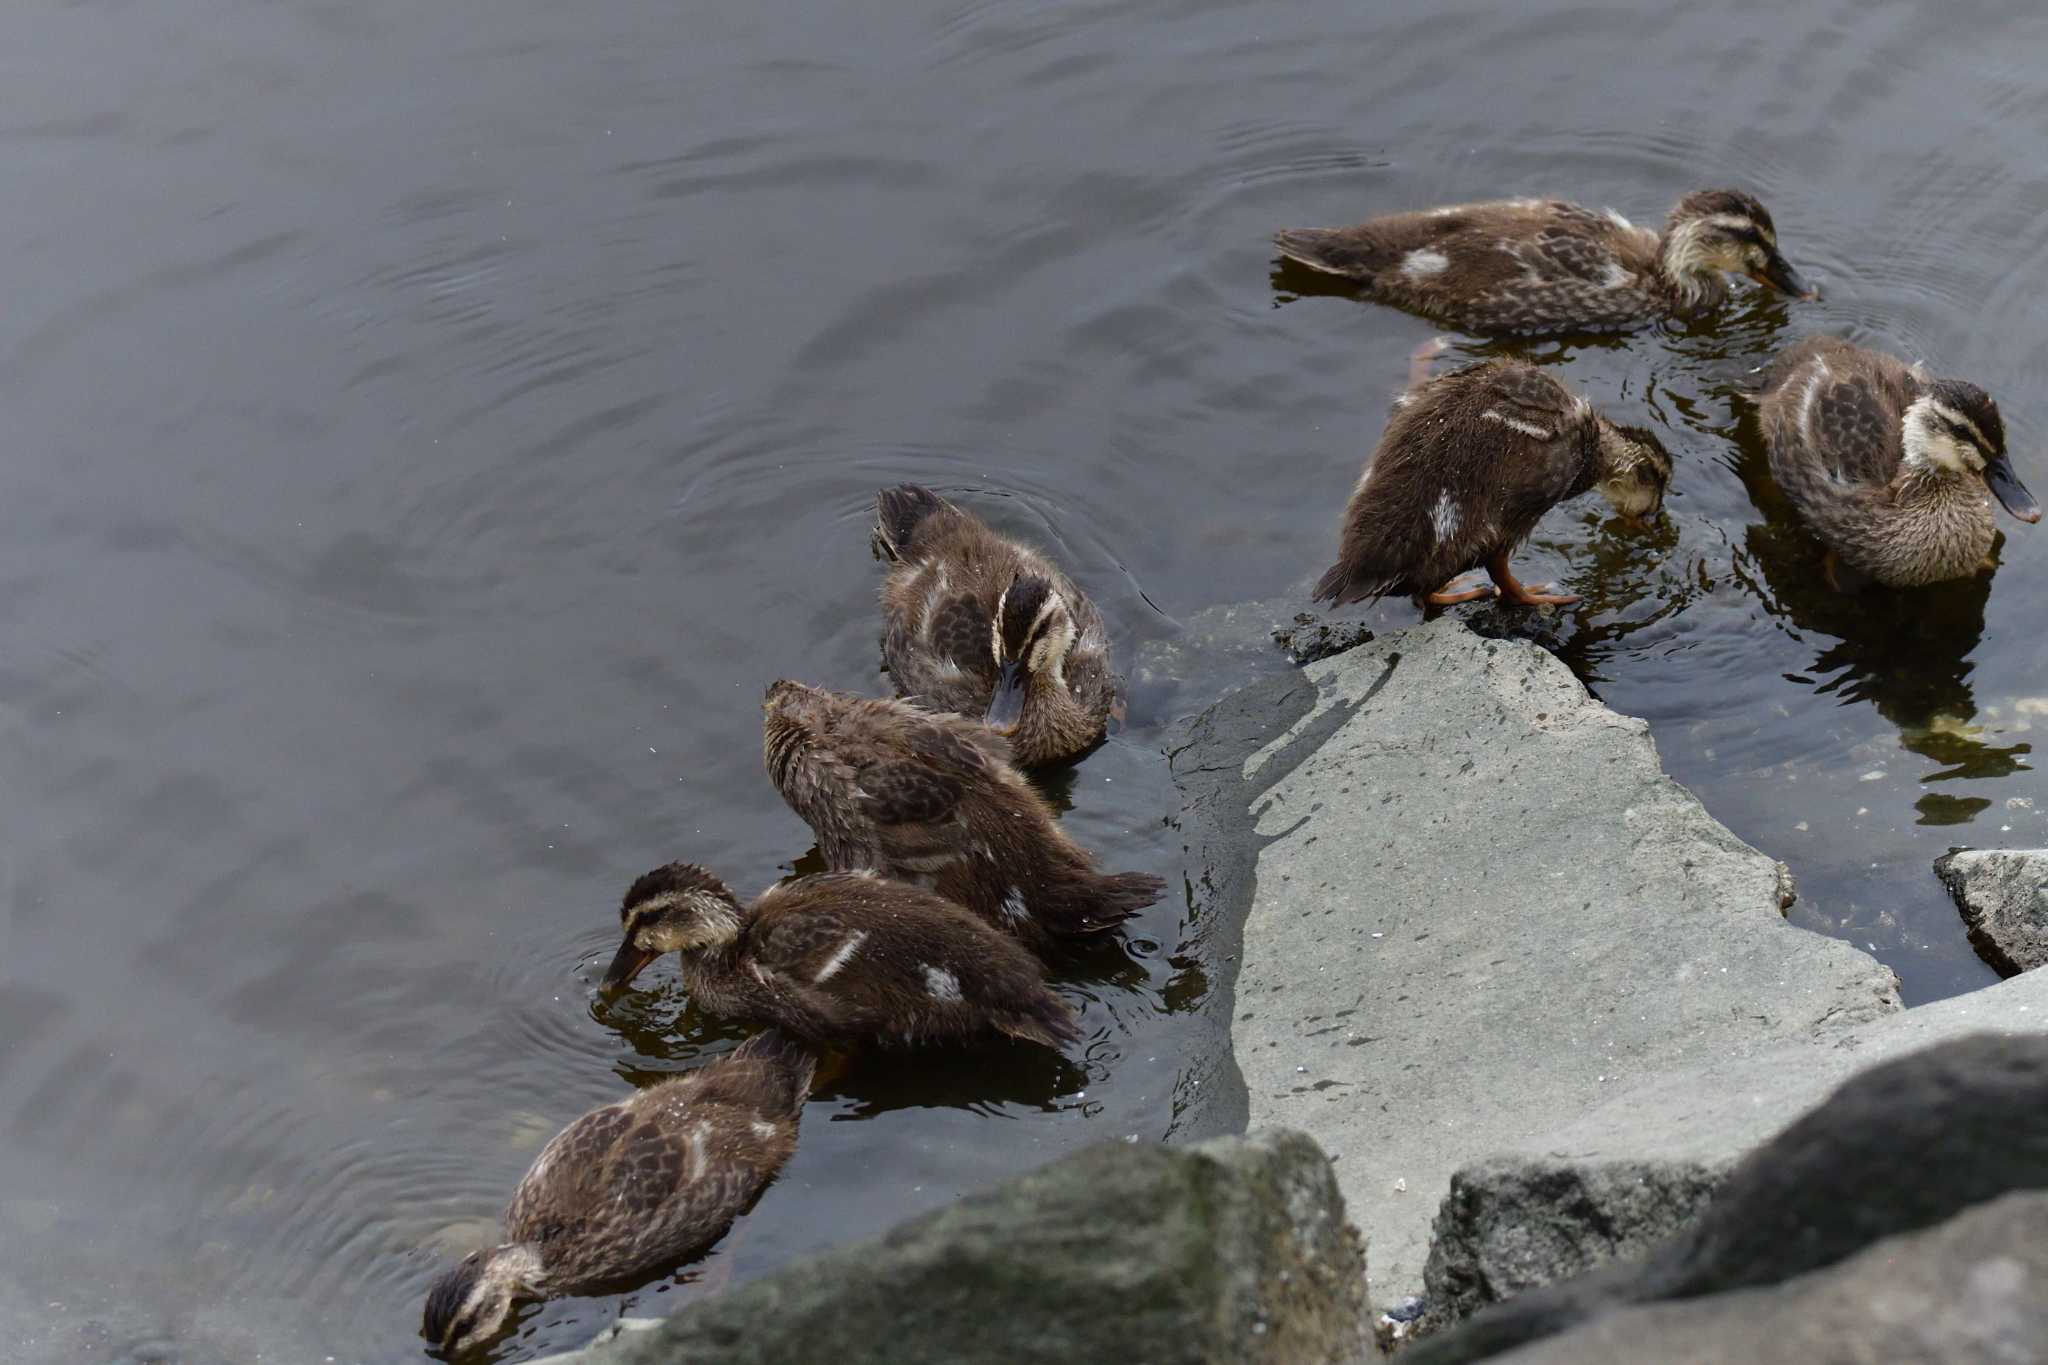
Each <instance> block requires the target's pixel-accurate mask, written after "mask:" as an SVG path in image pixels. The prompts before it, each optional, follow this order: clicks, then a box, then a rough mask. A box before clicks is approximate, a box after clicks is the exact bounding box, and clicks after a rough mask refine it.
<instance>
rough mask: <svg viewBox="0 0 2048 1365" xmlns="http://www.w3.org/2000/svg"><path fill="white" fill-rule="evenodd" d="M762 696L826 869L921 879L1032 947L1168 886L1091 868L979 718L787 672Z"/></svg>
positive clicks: (770, 753)
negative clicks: (807, 682) (813, 683)
mask: <svg viewBox="0 0 2048 1365" xmlns="http://www.w3.org/2000/svg"><path fill="white" fill-rule="evenodd" d="M761 709H762V711H763V713H764V714H763V718H762V725H761V752H762V759H763V762H764V763H765V764H766V766H767V769H768V776H769V777H770V778H771V779H772V780H773V781H774V783H775V787H776V790H778V791H780V792H781V793H782V799H783V800H785V801H787V802H788V803H789V806H790V809H791V810H794V811H795V812H796V813H797V814H798V815H800V816H802V817H803V819H804V822H805V823H806V824H808V825H810V827H811V829H812V830H813V831H814V832H815V833H816V834H817V836H818V843H819V845H820V847H821V849H822V850H823V852H824V855H825V861H826V864H827V865H828V866H830V867H832V868H833V869H835V870H839V871H852V870H856V869H860V868H872V869H874V870H875V871H877V872H880V873H881V874H882V875H883V876H885V877H894V878H898V879H900V880H902V881H907V882H914V883H916V884H918V885H920V886H925V887H929V888H930V889H931V890H933V891H935V892H937V893H938V894H939V895H941V896H943V897H945V898H946V899H947V900H950V901H953V902H955V903H957V904H959V905H963V906H965V907H966V908H967V909H969V910H971V911H973V912H974V913H975V914H977V915H979V916H981V918H982V919H984V920H986V921H987V922H988V923H989V924H991V925H994V926H995V927H996V928H998V929H1000V930H1002V931H1003V932H1004V933H1007V934H1010V935H1012V936H1014V937H1016V938H1018V939H1021V940H1023V941H1024V942H1025V943H1026V944H1028V945H1029V946H1030V947H1031V948H1033V949H1034V950H1036V951H1039V952H1041V953H1042V952H1045V951H1047V950H1048V949H1050V948H1052V947H1053V946H1054V945H1055V944H1057V943H1058V942H1059V941H1060V940H1062V939H1067V938H1077V937H1087V936H1091V935H1095V934H1101V933H1105V932H1107V931H1108V930H1110V929H1113V928H1115V927H1116V926H1117V925H1118V924H1119V923H1121V922H1122V921H1124V920H1125V919H1128V918H1129V917H1130V916H1131V915H1133V914H1136V913H1137V912H1138V911H1139V910H1141V909H1143V908H1144V907H1146V906H1148V905H1150V904H1151V903H1152V902H1153V901H1155V900H1157V899H1158V898H1159V895H1160V893H1161V892H1162V891H1164V890H1165V889H1166V884H1165V883H1164V882H1162V881H1160V880H1159V878H1157V877H1154V876H1150V875H1148V874H1146V873H1142V872H1120V873H1115V874H1113V875H1104V874H1103V873H1100V872H1097V871H1096V870H1095V860H1094V859H1093V858H1091V857H1090V856H1089V855H1088V853H1087V851H1086V850H1085V849H1083V848H1082V847H1081V846H1080V845H1079V844H1077V843H1075V842H1074V841H1073V840H1072V839H1070V838H1068V837H1067V835H1066V834H1065V833H1064V832H1063V831H1062V830H1061V829H1060V827H1059V825H1058V824H1057V823H1055V822H1054V820H1053V815H1052V808H1051V807H1050V806H1048V805H1046V803H1045V798H1044V797H1042V796H1040V795H1039V794H1038V792H1037V790H1036V789H1035V788H1033V787H1032V785H1031V784H1030V782H1029V781H1027V780H1026V779H1025V777H1024V774H1022V773H1021V772H1019V771H1018V770H1017V769H1016V767H1015V766H1014V765H1012V764H1011V762H1010V756H1009V744H1008V742H1007V741H1006V740H1005V739H1004V738H1003V737H1002V736H1001V735H1000V734H997V733H996V732H995V731H994V730H991V729H990V728H989V727H988V726H986V725H983V724H981V723H980V722H979V721H973V720H968V719H967V718H966V717H964V716H956V715H948V714H946V713H944V712H936V711H925V710H921V709H919V708H918V707H915V706H912V705H911V704H910V703H908V702H904V701H896V700H893V699H881V698H866V697H852V696H847V695H845V694H843V693H837V692H827V691H825V690H824V689H823V688H817V687H806V686H804V685H803V684H802V683H796V682H790V681H787V680H784V681H781V682H778V683H776V684H775V685H774V686H772V687H770V688H769V689H768V695H767V698H766V699H765V700H764V701H763V702H762V703H761Z"/></svg>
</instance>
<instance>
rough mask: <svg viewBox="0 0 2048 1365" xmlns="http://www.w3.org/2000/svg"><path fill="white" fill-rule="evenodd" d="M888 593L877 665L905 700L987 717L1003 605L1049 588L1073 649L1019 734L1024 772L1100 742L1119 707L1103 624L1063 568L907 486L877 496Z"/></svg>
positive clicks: (1038, 687)
mask: <svg viewBox="0 0 2048 1365" xmlns="http://www.w3.org/2000/svg"><path fill="white" fill-rule="evenodd" d="M873 543H874V546H875V552H876V554H877V555H878V556H880V557H881V558H882V559H884V560H886V561H888V563H889V565H890V568H889V571H888V574H887V576H886V577H885V578H884V579H883V583H882V620H883V629H882V660H883V663H884V664H885V665H886V666H887V667H888V670H889V677H890V681H891V683H892V685H893V686H894V688H895V690H896V693H897V695H898V696H901V697H905V698H909V699H912V700H915V701H917V702H919V703H921V704H922V705H925V706H927V707H932V708H936V709H939V710H944V711H956V712H959V713H960V714H962V715H969V716H975V717H980V716H981V715H983V714H984V713H985V712H986V711H987V710H988V706H989V702H990V699H991V698H992V696H993V695H994V693H995V689H996V685H997V681H998V669H997V663H996V658H995V654H994V651H993V649H992V648H991V645H992V641H993V638H994V626H995V624H996V609H997V605H998V604H999V603H1000V602H1001V601H1002V600H1003V595H1004V594H1005V593H1006V592H1007V591H1009V589H1010V588H1011V587H1012V585H1014V584H1016V583H1017V582H1019V581H1020V580H1025V579H1041V580H1043V581H1045V582H1046V583H1048V584H1049V585H1051V587H1052V589H1053V591H1054V592H1056V593H1057V594H1058V595H1059V597H1060V599H1061V602H1062V603H1063V604H1064V607H1065V609H1066V611H1067V613H1068V614H1069V616H1070V617H1071V618H1072V621H1073V625H1074V639H1073V644H1072V647H1071V649H1070V650H1069V651H1068V653H1067V655H1066V657H1065V659H1064V661H1063V663H1062V666H1061V668H1060V669H1059V676H1058V678H1057V679H1050V678H1047V679H1035V680H1034V685H1033V687H1032V689H1031V690H1030V692H1028V693H1027V695H1026V698H1025V703H1024V711H1023V714H1022V716H1021V717H1020V718H1019V720H1018V724H1017V728H1016V733H1015V735H1014V737H1013V738H1014V754H1015V759H1016V761H1017V762H1019V763H1022V764H1024V765H1025V766H1027V767H1037V766H1040V765H1043V764H1047V763H1058V762H1064V761H1066V760H1069V759H1072V758H1076V757H1078V756H1079V755H1081V754H1083V753H1085V752H1086V751H1087V750H1089V749H1090V748H1092V747H1094V746H1095V745H1096V744H1097V743H1099V742H1100V741H1101V739H1102V737H1103V734H1104V732H1105V730H1106V729H1107V726H1108V721H1109V716H1110V712H1111V711H1112V709H1113V708H1114V706H1115V704H1116V697H1117V690H1118V682H1117V678H1116V675H1115V673H1114V671H1113V670H1112V669H1111V667H1110V661H1109V636H1108V632H1107V630H1106V629H1105V627H1104V625H1103V621H1102V613H1101V612H1100V611H1099V610H1098V609H1097V608H1096V606H1095V604H1094V603H1093V602H1092V601H1090V600H1089V598H1088V596H1087V594H1085V593H1083V592H1082V591H1081V590H1080V588H1078V587H1077V586H1075V584H1074V582H1073V580H1072V579H1070V578H1068V577H1067V575H1066V574H1065V573H1064V572H1062V571H1061V570H1060V568H1059V566H1058V565H1056V564H1054V563H1053V562H1052V560H1050V559H1049V558H1047V557H1046V556H1045V555H1043V554H1040V553H1039V552H1038V551H1036V550H1034V549H1032V548H1030V547H1029V546H1026V545H1024V544H1022V543H1020V542H1018V541H1016V540H1013V539H1011V538H1009V537H1006V536H1003V535H1000V534H998V533H997V532H996V531H995V530H994V529H992V528H991V527H990V526H989V525H988V524H987V523H985V522H983V521H982V520H981V519H980V518H979V517H977V516H975V515H973V514H972V513H971V512H968V511H967V510H965V509H964V508H961V507H959V506H958V505H956V504H954V503H952V502H949V501H947V500H946V499H944V498H942V497H940V496H939V495H938V494H936V493H934V492H932V491H931V490H930V489H928V488H921V487H919V486H917V485H915V484H904V485H902V486H900V487H897V488H887V489H883V490H882V491H881V492H880V493H878V494H876V497H875V530H874V537H873Z"/></svg>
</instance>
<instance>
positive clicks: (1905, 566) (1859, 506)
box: [1758, 337, 2041, 587]
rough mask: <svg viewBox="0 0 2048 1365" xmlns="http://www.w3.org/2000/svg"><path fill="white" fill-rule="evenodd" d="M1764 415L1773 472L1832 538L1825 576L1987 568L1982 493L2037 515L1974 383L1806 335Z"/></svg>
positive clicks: (1991, 533)
mask: <svg viewBox="0 0 2048 1365" xmlns="http://www.w3.org/2000/svg"><path fill="white" fill-rule="evenodd" d="M1758 415H1759V418H1760V420H1761V423H1762V426H1763V433H1764V440H1765V442H1766V444H1767V445H1768V446H1769V448H1770V454H1771V474H1772V476H1773V477H1775V478H1776V479H1777V481H1778V486H1779V487H1780V488H1782V489H1784V490H1785V495H1786V496H1787V497H1788V498H1790V499H1791V500H1792V504H1793V506H1795V507H1797V508H1798V509H1799V514H1800V516H1802V517H1803V518H1805V520H1806V523H1807V525H1809V526H1811V527H1812V528H1813V531H1814V534H1815V535H1817V536H1818V537H1819V538H1820V540H1821V542H1822V543H1823V544H1825V545H1826V546H1827V547H1828V550H1829V552H1830V562H1829V574H1830V577H1831V578H1832V576H1833V561H1834V560H1835V559H1837V558H1839V559H1840V560H1841V561H1842V562H1843V563H1845V564H1847V565H1848V566H1849V567H1850V568H1852V569H1855V570H1856V571H1858V572H1859V573H1862V574H1865V575H1868V576H1869V577H1871V578H1874V579H1876V580H1877V581H1878V582H1879V583H1882V584H1884V585H1886V586H1887V587H1913V586H1917V585H1919V584H1923V583H1937V582H1940V581H1941V580H1943V579H1947V578H1960V577H1962V576H1964V575H1966V574H1973V573H1976V572H1978V571H1979V570H1980V569H1984V568H1987V567H1989V565H1988V560H1987V556H1989V555H1990V553H1991V545H1992V541H1993V539H1994V537H1995V536H1996V535H1997V527H1996V526H1995V525H1994V524H1993V521H1992V517H1991V504H1990V499H1989V498H1987V497H1986V496H1985V492H1986V489H1987V488H1988V489H1989V491H1990V493H1991V494H1992V495H1993V496H1995V497H1997V499H1998V500H1999V502H2001V503H2003V504H2004V505H2005V510H2006V511H2008V512H2010V513H2012V514H2013V515H2014V516H2016V517H2018V518H2019V519H2020V520H2021V521H2028V522H2032V521H2039V520H2040V519H2041V507H2040V504H2038V503H2036V502H2035V501H2034V497H2033V495H2032V494H2031V493H2029V492H2028V491H2027V489H2026V486H2025V485H2024V484H2022V483H2021V482H2020V480H2019V476H2018V475H2017V474H2016V473H2015V472H2014V471H2013V467H2012V461H2011V460H2010V459H2009V458H2008V457H2007V456H2006V453H2005V423H2004V421H2003V420H2002V419H2001V418H2000V417H1999V414H1998V405H1997V404H1996V403H1994V402H1992V401H1991V396H1990V395H1989V394H1987V393H1985V392H1984V390H1982V389H1980V388H1978V387H1977V386H1976V385H1975V384H1969V383H1965V382H1964V381H1962V380H1960V379H1932V378H1929V377H1928V376H1927V375H1926V374H1925V373H1923V372H1922V371H1921V370H1920V369H1919V368H1918V367H1917V366H1908V365H1907V364H1906V363H1905V362H1904V361H1901V360H1897V359H1894V358H1893V357H1891V356H1888V355H1883V354H1881V353H1879V352H1877V351H1868V350H1865V349H1863V348H1862V347H1860V346H1852V345H1850V344H1849V343H1848V342H1846V341H1838V340H1836V339H1835V338H1833V337H1809V338H1807V339H1806V340H1805V341H1802V342H1800V343H1799V344H1798V345H1796V346H1793V347H1792V348H1790V349H1789V350H1787V351H1785V352H1784V353H1783V354H1782V355H1780V356H1779V357H1778V358H1777V359H1776V360H1775V361H1773V362H1772V363H1771V365H1770V367H1769V369H1768V371H1767V372H1766V374H1765V377H1764V388H1763V396H1762V399H1761V406H1760V408H1759V413H1758Z"/></svg>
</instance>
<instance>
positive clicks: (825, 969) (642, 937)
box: [604, 863, 1081, 1048]
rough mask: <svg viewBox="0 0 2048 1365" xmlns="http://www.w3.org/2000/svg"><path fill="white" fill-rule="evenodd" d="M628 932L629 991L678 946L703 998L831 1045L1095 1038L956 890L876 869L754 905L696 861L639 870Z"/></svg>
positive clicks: (622, 975) (628, 903) (612, 974)
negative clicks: (946, 894)
mask: <svg viewBox="0 0 2048 1365" xmlns="http://www.w3.org/2000/svg"><path fill="white" fill-rule="evenodd" d="M619 922H620V924H621V926H622V927H623V928H624V930H625V940H624V941H623V942H622V943H620V944H619V951H618V955H617V956H616V957H614V958H613V959H612V965H611V968H610V970H608V971H607V972H606V973H605V977H604V989H605V990H607V991H614V990H619V989H621V988H623V987H625V986H626V985H628V984H629V983H631V981H632V980H633V978H634V977H635V976H637V975H639V973H640V971H641V969H642V968H644V967H646V966H647V964H648V963H650V962H652V961H654V959H656V958H658V957H660V956H661V955H662V954H663V953H676V954H678V955H679V956H678V961H679V962H680V964H681V971H682V979H683V986H684V988H685V989H686V990H688V991H689V992H690V999H691V1000H692V1001H693V1002H694V1003H695V1004H696V1005H697V1007H698V1008H699V1009H702V1010H705V1011H707V1012H709V1013H712V1014H716V1015H721V1016H724V1017H727V1018H731V1019H758V1020H763V1021H766V1022H769V1023H773V1024H775V1025H777V1026H778V1027H781V1028H784V1029H787V1030H788V1031H790V1032H791V1033H795V1034H798V1035H800V1036H802V1037H804V1038H808V1039H811V1040H812V1041H814V1042H819V1043H846V1042H852V1041H855V1040H858V1039H863V1038H871V1039H875V1040H877V1041H881V1042H903V1043H918V1042H938V1041H963V1040H970V1039H973V1038H975V1037H977V1036H980V1035H983V1034H986V1033H988V1032H991V1031H993V1032H997V1033H1005V1034H1008V1035H1009V1036H1010V1037H1012V1038H1022V1039H1024V1040H1025V1041H1026V1042H1032V1043H1042V1044H1044V1045H1045V1046H1046V1047H1050V1048H1057V1047H1059V1046H1060V1045H1061V1044H1062V1043H1071V1042H1073V1041H1074V1040H1075V1039H1077V1038H1079V1037H1080V1036H1081V1031H1080V1029H1079V1027H1078V1026H1077V1025H1076V1024H1075V1022H1074V1015H1073V1011H1072V1010H1070V1009H1068V1008H1067V1006H1066V1004H1065V1003H1064V1002H1063V1001H1062V1000H1061V999H1060V998H1059V997H1058V996H1057V995H1054V994H1053V993H1052V991H1051V990H1049V989H1048V988H1047V987H1046V984H1045V982H1044V980H1043V978H1042V976H1041V974H1040V969H1039V965H1038V960H1037V959H1036V958H1034V957H1032V956H1031V954H1030V953H1028V952H1026V951H1025V950H1024V948H1023V947H1022V946H1021V945H1019V944H1017V943H1016V942H1014V941H1012V940H1010V939H1008V938H1005V937H1003V935H1001V934H999V933H997V932H996V931H995V930H993V929H991V928H989V927H988V926H987V925H986V924H983V923H982V922H981V921H980V920H978V919H976V918H975V917H974V916H972V915H970V914H968V913H967V912H966V911H965V910H962V909H961V908H960V907H959V906H957V905H954V904H952V903H951V902H950V901H945V900H941V899H940V898H939V897H937V896H935V895H933V894H932V893H931V892H929V891H925V890H923V889H921V888H919V887H915V886H909V885H906V884H904V883H903V882H894V881H889V880H886V879H885V878H882V877H879V876H876V875H875V874H874V873H872V872H824V873H818V874H815V875H813V876H808V877H798V878H796V879H795V880H793V881H787V882H783V883H780V884H779V885H776V886H771V887H769V888H768V889H767V890H766V891H763V892H762V893H761V894H760V895H759V896H758V897H756V898H755V900H754V903H753V904H752V905H750V906H746V907H742V906H741V905H740V903H739V901H738V899H737V898H735V897H734V895H733V894H732V892H731V890H729V889H728V888H727V887H726V885H725V883H724V882H722V881H720V880H719V879H718V878H717V877H715V876H713V875H712V874H711V873H709V872H706V871H705V870H704V869H703V868H701V867H697V866H695V865H694V864H691V863H670V864H668V866H666V867H658V868H656V869H655V870H654V871H652V872H649V873H648V874H647V875H646V876H644V877H641V878H640V879H639V880H637V881H635V882H634V883H633V885H632V886H631V887H630V888H628V890H627V891H626V898H625V900H624V901H622V902H621V903H620V905H619Z"/></svg>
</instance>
